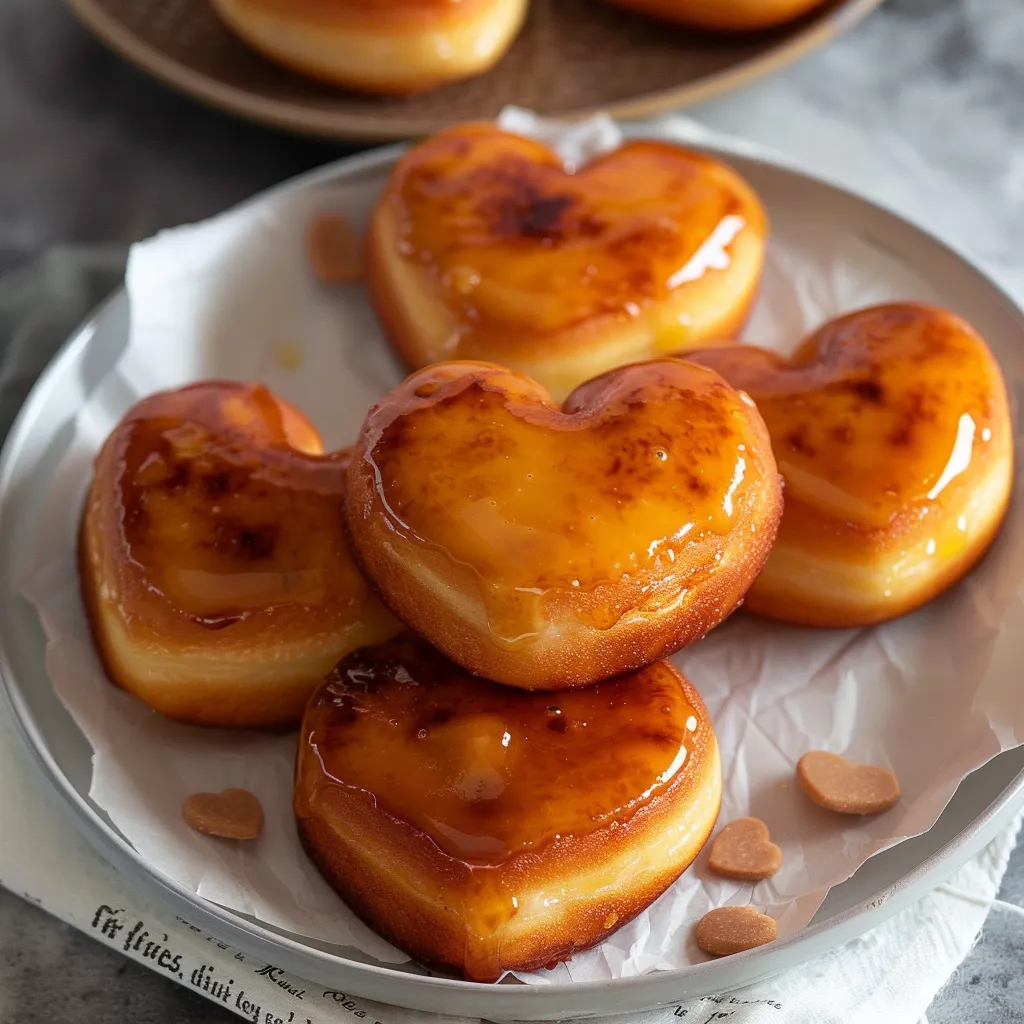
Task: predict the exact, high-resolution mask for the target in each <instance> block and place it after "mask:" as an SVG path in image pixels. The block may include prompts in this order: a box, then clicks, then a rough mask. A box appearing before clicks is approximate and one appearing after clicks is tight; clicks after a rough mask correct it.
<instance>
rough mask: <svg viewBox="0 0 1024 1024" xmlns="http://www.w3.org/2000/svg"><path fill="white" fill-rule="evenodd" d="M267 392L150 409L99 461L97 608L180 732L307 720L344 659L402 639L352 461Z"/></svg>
mask: <svg viewBox="0 0 1024 1024" xmlns="http://www.w3.org/2000/svg"><path fill="white" fill-rule="evenodd" d="M319 449H320V439H319V437H318V435H317V434H316V432H315V430H313V428H312V426H311V425H310V424H309V422H308V421H307V420H305V418H304V417H302V415H301V414H300V413H298V412H297V411H296V410H294V409H292V408H291V407H290V406H287V404H286V403H283V402H282V401H280V400H279V399H277V398H276V397H275V396H273V395H271V393H270V392H269V391H267V390H266V389H265V388H262V387H260V386H258V385H243V384H231V383H222V382H213V383H206V384H200V385H193V386H192V387H189V388H183V389H181V390H179V391H174V392H166V393H163V394H159V395H154V396H152V397H150V398H147V399H145V400H143V401H142V402H140V403H139V404H138V405H137V406H135V407H134V408H133V409H132V410H130V411H129V412H128V414H127V415H126V416H125V417H124V419H123V420H122V421H121V423H120V424H119V425H118V426H117V427H116V428H115V430H114V431H113V433H112V434H111V436H110V437H109V438H108V440H107V442H106V443H105V445H104V447H103V449H102V450H101V452H100V454H99V456H98V457H97V460H96V469H95V476H94V479H93V482H92V485H91V487H90V490H89V494H88V497H87V500H86V507H85V510H84V514H83V519H82V526H81V532H80V538H79V568H80V575H81V584H82V596H83V600H84V603H85V606H86V611H87V613H88V617H89V621H90V625H91V627H92V631H93V637H94V639H95V642H96V647H97V650H98V651H99V654H100V657H101V659H102V661H103V663H104V667H105V669H106V671H107V674H108V676H109V677H110V678H111V679H112V680H113V681H114V682H116V683H117V684H118V685H119V686H121V687H123V688H124V689H126V690H128V691H129V692H131V693H134V694H135V695H136V696H138V697H140V698H141V699H142V700H144V701H145V702H146V703H147V704H149V705H150V706H151V707H153V708H155V709H156V710H157V711H160V712H161V713H163V714H165V715H167V716H168V717H171V718H176V719H179V720H182V721H187V722H193V723H196V724H203V725H217V726H277V725H291V724H294V723H296V722H298V721H299V720H300V718H301V716H302V710H303V707H304V706H305V702H306V700H307V699H308V696H309V694H310V692H311V691H312V690H313V689H314V688H315V687H316V685H317V684H318V683H319V681H320V680H321V679H322V678H323V676H324V674H325V672H326V671H328V670H329V669H330V667H331V666H332V665H333V664H335V663H336V662H337V660H338V658H339V657H341V656H343V655H344V654H346V653H347V652H348V651H351V650H353V649H354V648H355V647H357V646H359V645H361V644H363V643H372V642H377V641H380V640H383V639H385V638H386V637H388V636H391V635H394V633H395V632H397V630H398V628H399V626H398V624H397V623H396V622H395V621H394V619H392V618H391V616H390V615H389V614H388V613H387V611H386V610H385V609H384V608H383V607H382V606H381V605H380V604H379V602H377V600H376V599H375V598H374V597H373V596H372V594H371V593H370V591H369V589H368V587H367V584H366V583H365V581H364V580H363V579H362V577H361V576H360V574H359V572H358V570H357V569H356V567H355V564H354V562H353V561H352V558H351V555H350V554H349V552H348V548H347V543H346V541H345V536H344V527H343V524H342V522H341V505H342V502H343V494H344V487H345V480H344V475H345V466H346V462H347V458H348V456H347V453H340V454H338V455H327V456H324V455H320V454H318V452H319Z"/></svg>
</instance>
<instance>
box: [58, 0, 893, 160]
mask: <svg viewBox="0 0 1024 1024" xmlns="http://www.w3.org/2000/svg"><path fill="white" fill-rule="evenodd" d="M67 3H68V6H69V7H70V9H71V11H72V12H73V13H74V14H75V16H76V17H77V18H78V19H79V20H80V21H81V22H82V23H83V24H84V25H85V26H86V27H87V28H88V29H89V30H90V31H91V32H92V33H93V34H94V35H95V36H96V37H97V38H98V39H100V41H102V42H103V43H105V44H106V45H107V47H109V48H110V49H111V50H113V51H114V52H115V53H117V54H119V55H120V56H121V57H123V58H124V59H125V60H126V61H127V62H128V63H130V64H132V65H133V66H134V67H136V68H137V69H139V70H141V71H144V72H145V73H147V74H149V75H151V76H153V77H155V78H156V79H158V80H159V81H161V82H163V83H164V84H165V85H168V86H170V87H172V88H174V89H176V90H177V91H178V92H180V93H183V94H185V95H187V96H189V97H191V98H192V99H194V100H197V101H199V102H201V103H205V104H206V105H208V106H211V107H213V108H215V109H217V110H220V111H221V112H223V113H226V114H231V115H233V116H235V117H241V118H243V119H245V120H248V121H253V122H255V123H257V124H263V125H267V126H269V127H272V128H278V129H282V130H284V131H289V132H293V133H299V134H302V135H310V136H313V137H318V138H328V139H338V140H342V141H350V142H356V141H362V142H393V141H396V140H399V139H407V138H416V137H419V136H423V135H427V134H430V133H432V132H436V131H439V130H441V129H442V128H444V127H446V125H447V124H448V123H449V122H447V121H445V120H444V119H443V118H436V119H431V118H387V119H386V123H381V121H383V120H385V119H383V118H377V117H374V116H373V115H371V114H365V115H364V114H339V113H330V112H321V111H318V110H315V109H311V108H308V107H306V106H304V105H302V104H298V103H292V102H288V101H286V100H275V99H268V98H264V97H259V96H256V95H255V94H253V93H250V92H247V91H246V90H245V89H241V88H239V87H238V86H234V85H230V84H228V83H225V82H222V81H220V80H219V79H216V78H212V77H210V76H209V75H206V74H204V73H202V72H200V71H196V70H195V69H193V68H191V67H189V66H188V65H187V64H183V63H181V62H179V61H176V60H174V59H172V58H171V57H168V56H167V55H166V54H165V53H163V52H162V51H161V50H159V49H157V48H156V47H155V46H152V45H151V44H150V43H148V42H146V41H145V40H144V39H142V38H141V37H139V36H138V35H137V34H136V33H134V32H133V31H131V30H130V29H128V28H126V27H125V25H124V24H123V23H122V22H121V21H120V20H119V19H117V18H116V17H114V16H113V15H112V14H110V13H109V12H108V11H107V10H105V9H104V8H103V7H102V6H101V5H100V4H99V2H98V0H67ZM882 3H884V0H844V3H843V6H841V7H838V8H837V9H836V10H835V11H832V12H831V13H830V14H829V15H826V16H824V17H821V18H819V19H818V20H815V21H813V22H812V23H811V24H809V25H808V26H806V27H805V28H804V29H802V30H801V31H798V32H797V33H796V34H795V35H794V36H792V37H791V38H789V39H787V40H786V41H785V42H783V43H781V44H779V45H778V46H775V47H772V48H770V49H768V50H767V51H766V52H765V53H763V54H760V55H758V56H756V57H751V58H749V59H748V60H745V61H742V62H740V63H739V64H738V65H736V66H734V67H732V68H727V69H725V70H722V71H716V72H714V73H712V74H710V75H708V76H706V77H705V78H702V79H699V80H698V81H696V82H690V83H686V84H684V85H679V86H674V87H671V88H669V89H664V90H660V91H658V92H653V93H647V94H645V95H642V96H636V97H631V98H629V99H625V100H621V101H619V102H617V103H612V104H607V105H597V106H590V107H580V108H575V109H571V110H561V111H551V112H549V113H548V115H546V116H549V117H558V118H561V119H563V120H570V121H574V120H579V119H581V118H584V117H588V116H590V115H592V114H595V113H608V114H611V115H612V116H613V117H615V118H622V119H626V118H629V119H639V118H650V117H655V116H657V115H659V114H667V113H670V112H671V111H673V110H680V109H682V108H684V107H689V106H692V105H694V104H696V103H701V102H704V101H706V100H710V99H713V98H715V97H716V96H721V95H723V94H725V93H727V92H730V91H732V90H733V89H739V88H742V87H743V86H745V85H750V84H751V83H752V82H754V81H756V80H757V79H759V78H762V77H764V76H766V75H768V74H771V73H772V72H774V71H778V70H780V69H781V68H783V67H786V66H787V65H789V64H792V63H795V62H796V61H798V60H799V59H800V58H801V57H804V56H806V55H807V54H809V53H811V52H812V51H813V50H816V49H818V48H819V47H821V46H824V45H825V44H826V43H828V42H831V41H832V40H833V39H835V38H836V37H838V36H839V35H841V34H842V33H844V32H846V31H848V30H849V29H851V28H853V27H854V26H855V25H856V24H858V23H859V22H860V21H862V20H863V19H864V18H865V17H867V15H868V14H870V13H871V12H872V11H873V10H875V8H877V7H880V6H881V5H882Z"/></svg>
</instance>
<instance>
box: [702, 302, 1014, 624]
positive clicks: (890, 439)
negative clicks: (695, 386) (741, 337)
mask: <svg viewBox="0 0 1024 1024" xmlns="http://www.w3.org/2000/svg"><path fill="white" fill-rule="evenodd" d="M686 355H687V358H691V359H694V360H695V361H697V362H700V363H702V364H703V365H706V366H710V367H712V368H713V369H715V370H717V371H718V372H719V373H720V374H721V375H722V376H723V377H725V379H726V380H728V381H729V382H730V383H731V384H732V385H733V386H734V387H736V388H740V389H742V390H744V391H746V392H747V393H748V394H749V395H750V396H751V397H752V398H753V399H754V401H755V402H756V403H757V407H758V409H759V411H760V413H761V415H762V416H763V417H764V421H765V423H766V424H767V426H768V430H769V432H770V433H771V439H772V447H773V449H774V451H775V457H776V459H777V461H778V466H779V472H780V473H782V475H783V477H784V478H785V481H786V489H785V499H786V511H785V515H784V516H783V520H782V527H781V529H780V530H779V537H778V540H777V542H776V545H775V548H774V549H773V551H772V554H771V558H770V559H769V561H768V564H767V566H766V567H765V570H764V572H763V573H762V574H761V576H760V577H759V578H758V580H757V582H756V584H755V585H754V587H753V588H752V589H751V591H750V594H749V596H748V599H747V605H746V607H747V609H748V610H750V611H754V612H757V613H758V614H761V615H766V616H769V617H771V618H777V619H783V620H785V621H791V622H797V623H803V624H807V625H818V626H858V625H868V624H871V623H874V622H880V621H883V620H885V619H889V618H892V617H893V616H896V615H900V614H902V613H904V612H908V611H911V610H913V609H914V608H917V607H919V606H920V605H922V604H924V603H925V602H926V601H929V600H931V599H932V598H933V597H935V596H936V595H937V594H939V593H941V592H942V591H943V590H945V589H946V588H947V587H949V586H951V585H952V584H953V583H955V582H956V581H957V580H958V579H960V577H962V576H963V575H964V574H965V573H967V572H968V571H969V570H970V569H971V568H972V567H973V566H974V565H975V564H976V563H977V561H978V560H979V559H980V558H981V556H982V555H983V554H984V552H985V551H986V549H987V548H988V546H989V545H990V544H991V542H992V540H993V539H994V537H995V535H996V533H997V532H998V530H999V527H1000V525H1001V523H1002V521H1003V517H1004V515H1005V513H1006V508H1007V505H1008V502H1009V497H1010V490H1011V484H1012V477H1013V458H1014V453H1013V440H1012V431H1011V421H1010V412H1009V407H1008V402H1007V395H1006V386H1005V384H1004V382H1003V377H1002V374H1001V372H1000V369H999V366H998V364H997V363H996V361H995V359H994V358H993V356H992V353H991V352H990V351H989V349H988V346H987V345H986V344H985V342H984V340H983V339H982V338H981V337H980V336H979V335H978V334H977V333H976V332H975V331H974V330H973V329H972V328H971V327H970V325H969V324H967V323H965V322H964V321H963V320H962V319H960V318H959V317H957V316H955V315H954V314H952V313H950V312H947V311H945V310H942V309H937V308H934V307H930V306H924V305H919V304H913V303H900V304H893V305H887V306H878V307H874V308H871V309H866V310H862V311H860V312H856V313H851V314H849V315H848V316H844V317H840V318H839V319H837V320H833V321H831V322H829V323H827V324H825V325H824V326H823V327H822V328H821V329H820V330H819V331H817V332H816V333H815V334H813V335H812V336H811V337H810V338H808V339H807V340H806V341H805V342H804V343H803V344H802V345H801V346H800V347H799V348H798V349H797V351H796V352H795V353H794V354H793V356H792V358H790V359H786V358H783V357H781V356H778V355H775V354H774V353H771V352H767V351H764V350H762V349H757V348H753V347H747V346H743V347H739V346H731V347H723V348H720V349H706V350H703V351H701V352H697V353H687V354H686Z"/></svg>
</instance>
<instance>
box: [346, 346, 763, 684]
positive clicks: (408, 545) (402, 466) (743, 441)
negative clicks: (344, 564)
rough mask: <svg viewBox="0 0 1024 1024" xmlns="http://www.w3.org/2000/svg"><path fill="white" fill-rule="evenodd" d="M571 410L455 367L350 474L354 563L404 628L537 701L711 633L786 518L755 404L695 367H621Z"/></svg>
mask: <svg viewBox="0 0 1024 1024" xmlns="http://www.w3.org/2000/svg"><path fill="white" fill-rule="evenodd" d="M563 410H564V411H563ZM563 410H559V409H558V408H557V406H555V405H554V404H553V403H552V402H551V400H550V397H549V396H548V395H547V393H546V392H545V391H544V389H542V388H541V387H540V386H539V385H537V384H535V383H534V382H532V381H530V380H529V379H527V378H525V377H522V376H520V375H518V374H513V373H510V372H509V371H507V370H504V369H502V368H500V367H495V366H493V365H491V364H486V363H468V362H457V363H445V364H438V365H436V366H434V367H429V368H427V369H425V370H422V371H420V372H419V373H416V374H413V375H412V376H411V377H410V378H408V380H407V381H405V382H404V383H403V384H402V385H400V386H399V387H398V388H397V389H395V391H393V392H392V393H391V395H389V396H388V397H386V398H385V399H383V400H382V401H381V402H380V403H378V404H377V406H375V407H374V409H373V410H371V412H370V415H369V417H368V418H367V421H366V423H365V424H364V427H363V430H362V432H361V434H360V438H359V441H358V442H357V445H356V448H355V452H356V455H355V457H354V458H353V461H352V463H351V464H350V467H349V490H348V495H347V498H346V516H347V520H348V524H349V530H350V535H351V539H352V545H353V551H354V552H355V553H356V555H357V557H358V558H359V560H360V563H361V564H362V566H363V568H364V570H365V571H366V573H367V575H368V577H369V578H370V579H371V580H372V581H373V583H374V585H375V586H376V587H377V589H378V591H379V593H380V594H382V595H383V597H384V598H385V600H386V601H387V603H388V604H389V605H390V606H391V607H392V608H393V609H394V610H395V612H396V614H397V615H398V617H399V618H401V619H402V620H403V621H405V622H407V623H408V624H409V625H411V626H412V627H413V628H414V629H416V630H417V631H418V632H419V633H421V634H422V635H423V636H426V637H427V638H428V639H430V640H431V642H432V643H434V644H435V645H436V646H438V647H439V648H440V649H441V650H443V651H444V652H445V653H446V654H447V655H448V656H449V657H451V658H452V659H453V660H454V661H456V662H458V663H459V664H461V665H463V666H465V667H466V668H468V669H469V670H470V671H472V672H474V673H477V674H479V675H482V676H484V677H486V678H488V679H494V680H497V681H499V682H503V683H506V684H508V685H512V686H519V687H523V688H525V689H547V690H559V689H565V688H567V687H572V686H583V685H587V684H588V683H591V682H593V681H594V680H596V679H602V678H606V677H608V676H611V675H616V674H618V673H620V672H625V671H630V670H632V669H635V668H639V667H640V666H642V665H645V664H648V663H649V662H651V661H654V660H656V659H658V658H660V657H663V656H665V655H667V654H669V653H671V652H672V651H675V650H678V649H679V648H680V647H683V646H685V645H686V644H688V643H691V642H692V641H694V640H697V639H699V638H700V637H702V636H704V635H705V634H706V633H707V632H708V631H709V630H711V629H713V628H714V627H715V626H716V625H718V623H720V622H721V621H722V620H723V619H724V618H725V617H726V616H728V615H729V614H730V613H731V612H732V611H733V609H734V608H735V607H736V606H737V604H738V603H739V602H740V601H741V600H742V599H743V596H744V594H745V593H746V591H747V588H748V587H749V586H750V583H751V582H752V581H753V579H754V577H755V576H756V575H757V573H758V571H759V570H760V568H761V566H762V565H763V564H764V561H765V559H766V558H767V557H768V553H769V550H770V548H771V544H772V540H773V538H774V536H775V531H776V528H777V524H778V521H779V518H780V516H781V510H782V499H781V491H780V487H779V480H778V476H777V474H776V471H775V465H774V460H773V459H772V456H771V451H770V448H769V445H768V443H767V435H766V433H765V431H764V427H763V424H762V423H761V421H760V418H759V417H758V415H757V412H756V410H755V409H754V408H753V405H752V403H750V402H749V400H747V399H745V397H744V396H741V395H738V394H737V393H736V392H734V391H732V390H731V389H729V388H727V387H726V386H725V385H724V384H723V382H722V381H721V380H720V378H718V377H717V376H715V375H710V376H708V375H706V374H705V373H704V372H703V371H699V370H698V369H697V368H696V367H695V366H693V365H692V364H687V363H684V362H681V361H678V360H656V361H653V362H649V363H645V364H638V365H635V366H632V367H625V368H623V369H621V370H616V371H612V372H611V373H609V374H607V375H605V376H603V377H601V378H598V379H596V380H594V381H591V382H589V383H588V384H586V385H584V386H582V387H581V388H579V389H578V390H577V391H576V392H575V393H574V394H573V395H571V396H570V397H569V399H568V400H567V402H566V403H565V405H564V406H563Z"/></svg>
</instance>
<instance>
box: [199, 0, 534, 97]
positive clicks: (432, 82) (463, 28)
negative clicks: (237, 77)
mask: <svg viewBox="0 0 1024 1024" xmlns="http://www.w3.org/2000/svg"><path fill="white" fill-rule="evenodd" d="M213 6H214V8H215V9H216V10H217V12H218V14H220V16H221V18H222V19H223V20H224V22H225V23H226V24H227V25H228V27H229V28H231V29H233V30H234V31H235V32H236V33H237V34H238V35H239V36H241V38H242V39H244V40H245V41H246V42H247V43H249V45H250V46H252V47H253V48H254V49H256V50H259V51H260V52H261V53H262V54H264V55H265V56H267V57H269V58H270V59H271V60H275V61H277V62H279V63H281V64H284V65H285V66H286V67H289V68H291V69H292V70H293V71H298V72H299V73H300V74H304V75H309V76H311V77H313V78H319V79H321V80H323V81H326V82H330V83H331V84H333V85H341V86H346V87H348V88H351V89H357V90H360V91H363V92H371V93H396V94H404V93H415V92H422V91H424V90H426V89H432V88H435V87H436V86H439V85H443V84H444V83H446V82H452V81H456V80H457V79H460V78H468V77H470V76H472V75H478V74H481V73H482V72H484V71H487V70H488V69H490V68H491V67H493V66H494V65H495V64H497V62H498V61H499V60H500V59H501V58H502V57H503V56H504V54H505V51H506V50H507V49H508V48H509V46H511V45H512V41H513V40H514V39H515V37H516V35H517V34H518V33H519V29H520V28H521V27H522V24H523V20H524V18H525V17H526V7H527V0H213Z"/></svg>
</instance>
